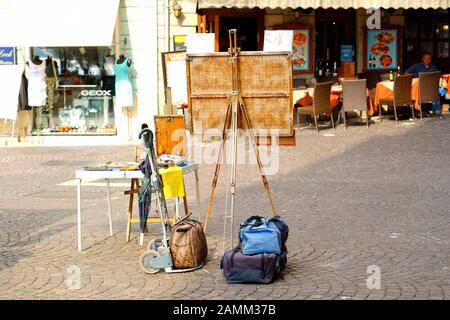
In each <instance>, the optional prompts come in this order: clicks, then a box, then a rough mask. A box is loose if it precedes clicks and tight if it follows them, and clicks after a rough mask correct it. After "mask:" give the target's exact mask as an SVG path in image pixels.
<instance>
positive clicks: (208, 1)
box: [198, 0, 450, 9]
mask: <svg viewBox="0 0 450 320" xmlns="http://www.w3.org/2000/svg"><path fill="white" fill-rule="evenodd" d="M221 7H225V8H233V7H235V8H272V9H273V8H336V9H337V8H416V9H417V8H435V9H437V8H450V0H316V1H312V0H198V8H199V9H207V8H221Z"/></svg>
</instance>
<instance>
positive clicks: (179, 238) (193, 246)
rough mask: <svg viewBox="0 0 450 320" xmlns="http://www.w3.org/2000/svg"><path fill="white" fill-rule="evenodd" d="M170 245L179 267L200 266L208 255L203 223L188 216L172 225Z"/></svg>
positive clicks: (176, 266)
mask: <svg viewBox="0 0 450 320" xmlns="http://www.w3.org/2000/svg"><path fill="white" fill-rule="evenodd" d="M169 245H170V251H171V253H172V260H173V265H174V267H175V268H177V269H188V268H197V267H200V266H201V265H202V264H203V263H204V262H205V260H206V257H207V255H208V245H207V243H206V237H205V233H204V232H203V226H202V224H201V223H200V222H198V221H195V220H190V219H187V217H186V218H184V219H183V220H181V221H179V222H177V223H176V224H175V225H174V226H173V227H172V231H171V232H170V240H169Z"/></svg>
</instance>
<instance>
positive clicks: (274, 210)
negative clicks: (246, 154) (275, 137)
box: [240, 98, 276, 215]
mask: <svg viewBox="0 0 450 320" xmlns="http://www.w3.org/2000/svg"><path fill="white" fill-rule="evenodd" d="M240 108H241V112H242V115H243V117H244V122H245V126H246V128H247V131H248V133H249V136H250V140H251V143H252V145H253V150H254V152H255V155H256V161H257V163H258V167H259V172H260V174H261V179H262V182H263V184H264V189H265V190H266V193H267V195H268V197H269V202H270V205H271V207H272V214H273V215H276V209H275V204H274V202H273V198H272V193H271V192H270V187H269V183H268V182H267V178H266V176H265V174H264V173H263V170H262V168H263V165H262V161H261V157H260V155H259V150H258V146H257V145H256V139H255V136H254V134H253V131H252V126H251V122H250V117H249V116H248V113H247V109H246V108H245V105H244V102H243V101H242V98H241V99H240Z"/></svg>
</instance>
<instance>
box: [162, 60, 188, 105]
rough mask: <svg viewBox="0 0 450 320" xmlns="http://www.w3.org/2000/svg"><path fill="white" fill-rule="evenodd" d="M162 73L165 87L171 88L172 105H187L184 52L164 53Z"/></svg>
mask: <svg viewBox="0 0 450 320" xmlns="http://www.w3.org/2000/svg"><path fill="white" fill-rule="evenodd" d="M163 73H164V84H165V87H166V88H167V87H170V88H171V93H172V97H171V101H172V104H173V105H176V106H180V105H181V104H185V103H187V82H186V52H183V51H182V52H164V53H163ZM166 98H167V97H166Z"/></svg>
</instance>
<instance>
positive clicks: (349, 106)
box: [341, 79, 369, 129]
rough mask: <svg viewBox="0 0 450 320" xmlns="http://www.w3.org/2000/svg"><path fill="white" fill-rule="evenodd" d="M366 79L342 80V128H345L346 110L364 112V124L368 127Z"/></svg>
mask: <svg viewBox="0 0 450 320" xmlns="http://www.w3.org/2000/svg"><path fill="white" fill-rule="evenodd" d="M366 82H367V81H366V79H360V80H343V81H342V108H341V114H342V118H343V119H344V128H345V129H347V116H346V114H347V112H352V111H355V110H356V111H364V112H366V115H367V116H366V125H367V128H369V110H368V108H367V94H366Z"/></svg>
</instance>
